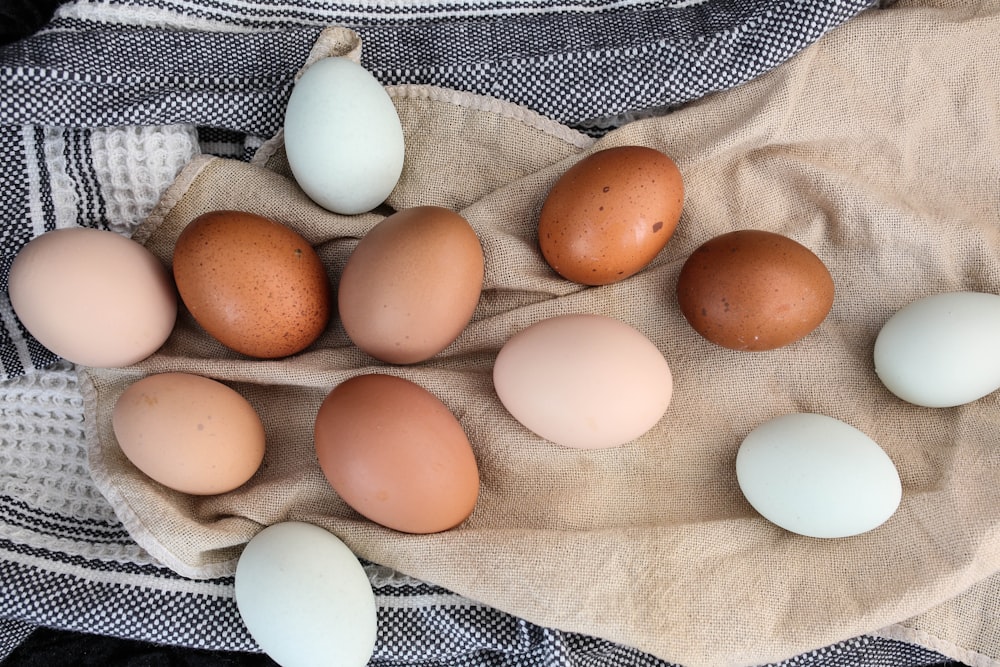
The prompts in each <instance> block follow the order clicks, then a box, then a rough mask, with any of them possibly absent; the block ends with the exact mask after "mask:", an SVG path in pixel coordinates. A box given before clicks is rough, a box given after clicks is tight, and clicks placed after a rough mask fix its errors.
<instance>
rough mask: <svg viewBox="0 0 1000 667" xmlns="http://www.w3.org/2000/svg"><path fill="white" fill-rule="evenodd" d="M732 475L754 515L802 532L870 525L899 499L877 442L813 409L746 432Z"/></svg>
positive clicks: (822, 534)
mask: <svg viewBox="0 0 1000 667" xmlns="http://www.w3.org/2000/svg"><path fill="white" fill-rule="evenodd" d="M736 478H737V482H738V484H739V487H740V489H741V491H742V492H743V495H744V496H745V497H746V499H747V501H748V502H749V503H750V505H752V506H753V508H754V509H755V510H757V512H759V513H760V514H761V516H763V517H764V518H765V519H767V520H768V521H770V522H772V523H774V524H775V525H777V526H780V527H781V528H784V529H785V530H788V531H791V532H793V533H797V534H799V535H805V536H807V537H818V538H839V537H850V536H852V535H860V534H861V533H865V532H868V531H870V530H873V529H874V528H877V527H878V526H880V525H881V524H883V523H885V521H887V520H888V519H889V518H890V517H891V516H892V515H893V514H894V513H895V512H896V509H897V508H898V507H899V503H900V500H901V498H902V485H901V482H900V479H899V473H898V472H897V470H896V466H895V465H894V464H893V462H892V459H890V458H889V455H888V454H886V453H885V451H884V450H883V449H882V448H881V447H879V445H878V443H876V442H875V441H874V440H872V439H871V438H869V437H868V436H867V435H865V434H864V433H863V432H861V431H860V430H858V429H856V428H855V427H853V426H851V425H850V424H847V423H846V422H843V421H840V420H838V419H835V418H833V417H828V416H826V415H821V414H815V413H792V414H786V415H781V416H779V417H775V418H774V419H771V420H769V421H767V422H764V423H763V424H761V425H759V426H757V427H756V428H755V429H753V430H752V431H751V432H750V433H749V434H748V435H747V436H746V438H745V439H744V440H743V442H742V443H741V444H740V447H739V450H738V452H737V455H736Z"/></svg>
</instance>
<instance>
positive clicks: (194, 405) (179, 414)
mask: <svg viewBox="0 0 1000 667" xmlns="http://www.w3.org/2000/svg"><path fill="white" fill-rule="evenodd" d="M111 421H112V427H113V429H114V432H115V437H116V438H117V440H118V444H119V446H120V447H121V449H122V452H123V453H124V454H125V456H126V457H127V458H128V459H129V460H130V461H131V462H132V463H133V464H134V465H135V466H136V467H137V468H138V469H139V470H141V471H142V472H143V473H145V474H146V475H147V476H148V477H150V478H152V479H154V480H156V481H157V482H159V483H160V484H163V485H164V486H166V487H169V488H171V489H174V490H175V491H180V492H182V493H189V494H192V495H214V494H218V493H225V492H227V491H232V490H233V489H235V488H237V487H239V486H241V485H242V484H244V483H245V482H246V481H247V480H249V479H250V478H251V477H252V476H253V474H254V473H255V472H256V471H257V469H258V468H259V467H260V464H261V461H262V460H263V458H264V445H265V435H264V427H263V425H262V424H261V420H260V417H259V416H258V415H257V412H256V410H254V408H253V406H252V405H250V403H249V402H248V401H247V400H246V399H245V398H243V396H242V395H241V394H239V393H238V392H237V391H236V390H235V389H232V388H231V387H229V386H228V385H225V384H223V383H221V382H218V381H217V380H213V379H211V378H207V377H202V376H200V375H193V374H190V373H158V374H156V375H149V376H147V377H145V378H143V379H141V380H138V381H136V382H134V383H132V384H131V385H129V386H128V388H126V389H125V391H124V392H123V393H122V395H121V396H120V397H119V398H118V400H117V401H116V403H115V407H114V410H113V412H112V420H111Z"/></svg>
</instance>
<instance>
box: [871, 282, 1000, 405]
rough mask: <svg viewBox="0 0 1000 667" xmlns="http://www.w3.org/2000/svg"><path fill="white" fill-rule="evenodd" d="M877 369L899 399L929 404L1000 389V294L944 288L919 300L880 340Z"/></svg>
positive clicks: (888, 326) (890, 324)
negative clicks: (955, 290) (952, 290)
mask: <svg viewBox="0 0 1000 667" xmlns="http://www.w3.org/2000/svg"><path fill="white" fill-rule="evenodd" d="M873 355H874V361H875V373H876V374H877V375H878V377H879V379H880V380H881V381H882V383H883V384H884V385H885V386H886V388H888V389H889V391H891V392H892V393H894V394H895V395H896V396H898V397H899V398H901V399H903V400H905V401H908V402H910V403H913V404H915V405H921V406H924V407H928V408H948V407H955V406H958V405H964V404H965V403H970V402H972V401H976V400H979V399H980V398H983V397H984V396H986V395H987V394H992V393H993V392H994V391H996V390H997V389H1000V296H997V295H996V294H988V293H984V292H944V293H940V294H933V295H929V296H926V297H923V298H920V299H917V300H916V301H913V302H911V303H909V304H907V305H906V306H904V307H903V308H901V309H900V310H898V311H897V312H896V313H895V314H894V315H893V316H892V317H890V318H889V320H888V321H887V322H886V323H885V324H884V325H883V326H882V329H881V330H880V331H879V334H878V337H877V338H876V339H875V348H874V352H873Z"/></svg>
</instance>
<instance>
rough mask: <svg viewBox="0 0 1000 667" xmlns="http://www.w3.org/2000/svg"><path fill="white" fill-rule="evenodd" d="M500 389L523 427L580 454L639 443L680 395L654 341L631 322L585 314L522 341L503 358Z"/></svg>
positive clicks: (533, 330)
mask: <svg viewBox="0 0 1000 667" xmlns="http://www.w3.org/2000/svg"><path fill="white" fill-rule="evenodd" d="M493 386H494V388H495V389H496V393H497V396H498V397H499V399H500V402H501V403H502V404H503V405H504V407H505V408H506V409H507V411H508V412H510V414H511V415H512V416H513V417H514V418H515V419H516V420H517V421H518V422H520V423H521V424H522V425H523V426H525V427H526V428H528V429H529V430H531V431H532V432H534V433H535V434H537V435H539V436H541V437H542V438H545V439H546V440H549V441H550V442H552V443H555V444H557V445H562V446H565V447H574V448H579V449H599V448H608V447H616V446H620V445H623V444H625V443H627V442H629V441H631V440H634V439H635V438H638V437H639V436H641V435H643V434H644V433H646V432H647V431H648V430H649V429H650V428H652V427H653V426H654V425H655V424H656V423H657V422H658V421H659V420H660V419H661V418H662V417H663V415H664V413H665V412H666V410H667V407H668V406H669V405H670V400H671V398H672V396H673V376H672V375H671V372H670V367H669V365H668V364H667V360H666V359H665V358H664V357H663V354H661V352H660V350H659V349H658V348H657V347H656V346H655V345H654V344H653V343H652V341H650V340H649V339H648V338H646V336H645V335H643V333H642V332H640V331H639V330H638V329H635V328H634V327H632V326H630V325H629V324H627V323H625V322H622V321H620V320H617V319H614V318H611V317H605V316H603V315H596V314H582V313H581V314H569V315H558V316H555V317H550V318H547V319H544V320H541V321H539V322H536V323H535V324H532V325H531V326H529V327H527V328H525V329H522V330H521V331H519V332H518V333H516V334H514V335H513V336H512V337H511V338H510V339H509V340H507V342H506V343H504V345H503V347H502V348H501V349H500V352H499V353H498V354H497V358H496V361H495V362H494V365H493Z"/></svg>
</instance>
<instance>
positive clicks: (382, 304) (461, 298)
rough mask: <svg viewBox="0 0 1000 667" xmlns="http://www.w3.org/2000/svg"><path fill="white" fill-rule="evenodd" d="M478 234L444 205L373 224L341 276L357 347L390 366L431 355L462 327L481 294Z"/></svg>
mask: <svg viewBox="0 0 1000 667" xmlns="http://www.w3.org/2000/svg"><path fill="white" fill-rule="evenodd" d="M483 274H484V259H483V250H482V246H481V245H480V243H479V237H478V236H477V235H476V232H475V231H474V230H473V229H472V227H471V226H470V225H469V223H468V222H467V221H466V220H465V218H463V217H462V216H461V215H459V214H458V213H455V212H454V211H451V210H449V209H446V208H442V207H440V206H418V207H414V208H408V209H403V210H401V211H397V212H396V213H393V214H392V215H390V216H388V217H387V218H385V219H383V220H382V221H381V222H379V223H378V224H377V225H375V226H374V227H373V228H372V229H371V230H369V231H368V232H367V233H366V234H365V235H364V237H363V238H362V239H361V241H360V242H359V243H358V245H357V247H356V248H355V249H354V250H353V252H351V255H350V257H349V258H348V260H347V264H346V265H345V266H344V270H343V272H342V274H341V276H340V284H339V286H338V291H337V304H338V311H339V314H340V321H341V323H342V324H343V326H344V329H345V330H346V332H347V335H348V336H349V337H350V339H351V341H352V342H353V343H354V344H355V345H357V347H358V348H360V349H361V350H363V351H364V352H366V353H368V354H370V355H371V356H373V357H375V358H376V359H380V360H382V361H385V362H389V363H392V364H412V363H417V362H420V361H425V360H427V359H430V358H431V357H433V356H434V355H436V354H437V353H439V352H441V351H442V350H444V348H446V347H447V346H448V345H449V344H451V343H452V342H453V341H454V340H455V339H456V338H457V337H458V336H459V334H461V333H462V331H463V330H464V329H465V327H466V326H467V325H468V323H469V321H470V320H471V319H472V316H473V314H474V313H475V310H476V306H477V304H478V303H479V297H480V294H481V292H482V286H483Z"/></svg>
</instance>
